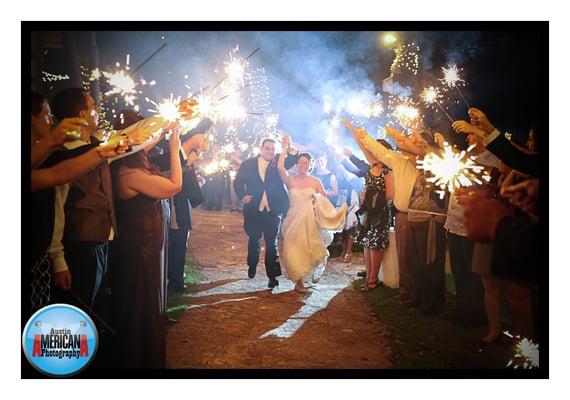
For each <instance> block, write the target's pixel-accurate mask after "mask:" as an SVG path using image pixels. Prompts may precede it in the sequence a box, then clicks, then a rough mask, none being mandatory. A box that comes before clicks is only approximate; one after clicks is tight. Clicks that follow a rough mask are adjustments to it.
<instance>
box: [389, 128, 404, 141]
mask: <svg viewBox="0 0 570 400" xmlns="http://www.w3.org/2000/svg"><path fill="white" fill-rule="evenodd" d="M386 136H388V137H391V138H392V139H394V140H402V139H404V138H405V137H406V135H404V134H403V133H402V132H400V131H399V130H397V129H394V128H392V127H391V126H386Z"/></svg>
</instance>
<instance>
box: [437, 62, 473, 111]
mask: <svg viewBox="0 0 570 400" xmlns="http://www.w3.org/2000/svg"><path fill="white" fill-rule="evenodd" d="M441 70H442V71H443V79H440V80H441V81H442V82H443V83H444V84H446V85H447V86H448V87H450V88H451V87H454V88H455V89H456V90H457V93H459V95H460V96H461V99H462V100H463V102H464V103H465V105H466V106H467V108H469V107H470V106H469V103H468V102H467V100H466V99H465V96H463V93H462V92H461V90H460V89H459V86H460V85H461V84H463V83H465V81H464V80H463V79H462V78H461V76H460V73H461V71H462V70H461V68H459V67H457V65H455V64H453V65H451V66H449V67H448V68H445V67H442V68H441Z"/></svg>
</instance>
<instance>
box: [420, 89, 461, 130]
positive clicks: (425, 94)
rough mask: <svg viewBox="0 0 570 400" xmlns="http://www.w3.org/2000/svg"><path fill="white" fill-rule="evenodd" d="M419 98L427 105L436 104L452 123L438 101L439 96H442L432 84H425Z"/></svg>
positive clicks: (451, 119)
mask: <svg viewBox="0 0 570 400" xmlns="http://www.w3.org/2000/svg"><path fill="white" fill-rule="evenodd" d="M420 97H421V99H422V100H423V101H424V103H426V104H427V105H433V104H435V105H437V106H438V107H439V109H440V110H441V111H442V112H443V113H444V114H445V116H446V117H447V118H448V119H449V121H451V123H453V118H451V116H450V115H449V114H448V113H447V111H445V110H444V109H443V107H442V105H441V103H440V101H441V98H442V97H443V96H442V95H441V93H440V92H439V89H438V88H436V87H434V86H427V87H425V88H424V90H423V91H422V93H421V94H420Z"/></svg>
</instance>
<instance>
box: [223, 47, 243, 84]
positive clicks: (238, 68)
mask: <svg viewBox="0 0 570 400" xmlns="http://www.w3.org/2000/svg"><path fill="white" fill-rule="evenodd" d="M238 51H239V47H237V46H236V48H235V49H234V50H232V51H231V52H230V59H229V61H224V65H225V67H224V71H225V72H226V76H227V77H228V79H229V80H230V82H231V84H233V85H243V82H244V79H245V71H246V67H247V65H248V64H249V61H247V60H246V59H244V58H241V57H235V56H234V54H236V53H237V52H238Z"/></svg>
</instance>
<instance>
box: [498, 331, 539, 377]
mask: <svg viewBox="0 0 570 400" xmlns="http://www.w3.org/2000/svg"><path fill="white" fill-rule="evenodd" d="M504 333H505V334H506V335H507V336H509V337H511V338H512V335H511V334H509V333H508V332H504ZM517 338H518V339H519V342H518V343H517V345H516V347H515V355H514V356H513V358H511V359H510V360H509V362H508V364H507V367H510V366H513V368H515V369H517V368H518V367H519V366H522V368H524V369H532V368H538V367H539V354H540V353H539V348H538V344H537V343H534V342H533V341H532V340H529V339H527V338H522V339H520V336H517Z"/></svg>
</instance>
